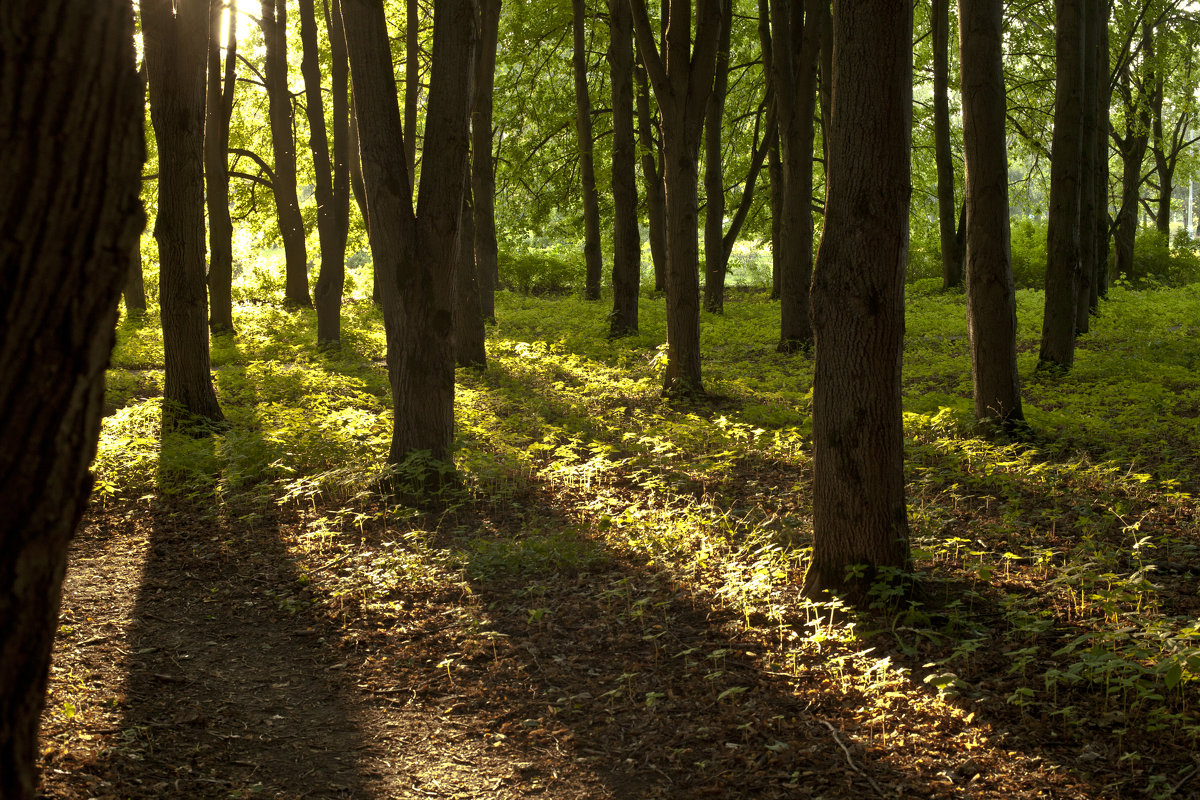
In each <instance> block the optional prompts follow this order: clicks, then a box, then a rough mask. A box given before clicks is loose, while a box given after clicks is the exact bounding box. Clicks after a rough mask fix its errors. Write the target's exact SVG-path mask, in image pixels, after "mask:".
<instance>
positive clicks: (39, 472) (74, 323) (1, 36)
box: [0, 0, 203, 800]
mask: <svg viewBox="0 0 1200 800" xmlns="http://www.w3.org/2000/svg"><path fill="white" fill-rule="evenodd" d="M132 42H133V19H132V15H131V12H130V5H129V3H128V2H123V1H122V0H93V1H92V2H88V3H78V2H68V1H67V0H45V1H44V2H38V3H14V4H9V5H8V6H7V7H6V8H5V11H4V23H3V24H0V75H5V76H16V75H19V76H20V80H4V81H0V109H2V113H0V152H3V153H4V159H3V161H0V185H3V186H5V187H9V188H10V189H12V188H14V187H19V189H20V190H19V191H4V192H0V318H3V319H4V326H3V327H2V328H0V375H3V376H4V379H3V381H0V443H2V444H3V447H2V452H3V453H4V456H3V458H0V508H3V509H4V512H3V514H0V797H3V798H5V800H32V798H33V797H35V796H36V785H37V730H38V721H39V718H40V716H41V711H42V706H43V703H44V695H45V690H46V681H47V676H48V675H49V669H50V650H51V645H52V643H53V639H54V632H55V629H56V628H57V627H58V610H59V601H60V596H61V595H60V591H61V587H62V580H63V575H64V572H65V569H66V562H67V546H68V544H69V543H70V540H71V537H72V536H73V535H74V533H75V528H76V525H77V524H78V522H79V518H80V516H81V515H82V514H83V510H84V507H85V505H86V503H87V496H88V492H89V490H90V489H91V476H90V474H89V473H88V465H89V463H90V462H91V460H92V457H93V456H94V455H95V452H96V439H97V436H98V435H99V429H100V415H101V410H102V405H103V399H104V370H105V368H106V367H107V366H108V357H109V352H110V351H111V349H112V344H113V331H114V328H115V325H116V320H117V301H118V298H119V296H120V292H121V287H122V284H124V283H125V281H126V277H127V275H128V274H129V271H130V270H129V259H130V254H131V253H136V252H137V245H138V238H139V236H140V234H141V230H142V226H143V224H144V220H145V217H144V215H143V214H142V208H141V203H140V201H139V199H138V194H139V191H140V189H141V167H142V162H143V160H144V155H145V154H144V148H143V143H142V142H143V140H142V118H143V113H144V112H143V91H142V85H141V81H140V80H139V78H138V74H137V70H136V67H135V62H134V52H133V46H132ZM201 54H203V43H201ZM201 63H202V62H201ZM51 143H52V144H51Z"/></svg>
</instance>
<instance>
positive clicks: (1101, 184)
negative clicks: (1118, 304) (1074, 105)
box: [1090, 3, 1112, 313]
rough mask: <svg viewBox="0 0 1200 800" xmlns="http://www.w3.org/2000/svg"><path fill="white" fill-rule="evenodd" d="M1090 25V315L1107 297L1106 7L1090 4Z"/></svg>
mask: <svg viewBox="0 0 1200 800" xmlns="http://www.w3.org/2000/svg"><path fill="white" fill-rule="evenodd" d="M1091 9H1092V14H1093V15H1094V16H1095V20H1094V22H1093V24H1094V25H1095V26H1096V28H1097V30H1098V35H1097V39H1096V59H1095V68H1096V75H1095V78H1094V80H1095V81H1096V86H1097V88H1098V93H1097V97H1096V150H1095V153H1096V184H1095V187H1094V189H1095V192H1096V200H1095V203H1096V232H1095V236H1096V249H1095V259H1096V279H1095V280H1094V281H1093V282H1092V295H1091V301H1090V307H1091V310H1092V313H1096V312H1098V311H1099V306H1100V298H1102V297H1107V296H1108V274H1109V270H1108V253H1109V246H1108V243H1109V227H1110V220H1109V216H1108V180H1109V168H1108V158H1109V147H1108V140H1109V136H1110V134H1111V132H1112V123H1111V122H1110V121H1109V109H1110V108H1111V106H1112V83H1111V82H1110V81H1109V77H1108V71H1109V55H1108V13H1109V9H1108V4H1107V3H1093V4H1092V6H1091Z"/></svg>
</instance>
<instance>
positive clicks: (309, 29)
mask: <svg viewBox="0 0 1200 800" xmlns="http://www.w3.org/2000/svg"><path fill="white" fill-rule="evenodd" d="M299 5H300V40H301V43H302V46H303V54H302V57H301V61H300V72H301V73H302V74H303V76H304V98H305V105H306V106H307V109H308V144H309V148H310V149H311V150H312V160H313V183H314V185H315V187H314V191H315V194H316V196H317V236H318V238H319V240H320V243H321V271H320V273H318V277H317V291H316V299H317V302H316V307H317V345H318V346H319V347H324V348H330V347H337V346H338V344H339V343H340V342H341V339H342V290H343V288H344V287H345V285H346V234H347V232H346V229H345V228H344V227H342V226H341V225H340V224H339V222H340V220H339V218H338V211H337V204H338V200H337V199H336V198H335V197H334V191H333V163H332V160H331V159H330V155H329V134H328V133H327V132H326V130H325V98H324V96H323V94H322V91H321V60H320V51H319V50H318V48H317V14H316V9H315V7H314V0H299ZM334 38H335V37H334V36H333V35H332V32H331V36H330V41H331V42H332V40H333V39H334ZM343 77H344V76H343ZM335 116H336V114H335Z"/></svg>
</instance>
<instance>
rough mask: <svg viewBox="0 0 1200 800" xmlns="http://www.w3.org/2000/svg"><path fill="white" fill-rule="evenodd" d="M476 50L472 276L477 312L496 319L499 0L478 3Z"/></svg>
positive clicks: (472, 113) (472, 112)
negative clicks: (495, 132) (495, 123)
mask: <svg viewBox="0 0 1200 800" xmlns="http://www.w3.org/2000/svg"><path fill="white" fill-rule="evenodd" d="M479 6H480V23H481V24H480V30H479V48H478V52H477V53H476V60H475V91H474V95H473V97H474V99H473V101H472V104H471V190H472V191H471V194H472V196H473V199H474V201H475V202H474V203H473V204H472V208H473V209H474V219H473V220H472V222H473V226H472V227H473V228H474V230H475V241H474V243H473V246H474V248H475V275H476V279H477V280H478V281H479V304H480V312H481V313H482V314H483V318H484V320H485V321H491V322H495V320H496V280H497V278H498V275H499V264H498V252H497V250H498V248H497V245H496V162H495V158H494V157H493V154H492V106H493V99H492V96H493V93H494V87H495V83H496V46H497V42H498V37H499V31H500V0H480V2H479Z"/></svg>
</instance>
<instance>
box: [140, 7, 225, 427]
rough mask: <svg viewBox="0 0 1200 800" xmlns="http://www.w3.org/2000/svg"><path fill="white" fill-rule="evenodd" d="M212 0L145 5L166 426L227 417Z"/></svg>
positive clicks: (144, 26)
mask: <svg viewBox="0 0 1200 800" xmlns="http://www.w3.org/2000/svg"><path fill="white" fill-rule="evenodd" d="M208 20H209V15H208V3H207V2H206V0H180V2H179V5H178V10H177V12H175V13H173V12H172V1H171V0H146V2H144V3H143V4H142V36H143V40H144V42H145V49H146V66H147V70H148V72H149V78H150V118H151V120H152V121H153V123H154V135H155V139H156V140H157V142H158V216H157V217H156V220H155V224H154V238H155V239H157V240H158V255H159V286H160V288H159V305H160V308H161V311H162V331H163V360H164V362H165V367H166V370H165V380H164V390H163V430H164V431H169V430H173V429H175V428H189V427H191V423H193V422H195V421H199V420H207V421H210V422H220V421H222V420H223V419H224V416H223V415H222V413H221V407H220V405H218V403H217V396H216V393H215V392H214V391H213V384H212V374H211V372H210V371H209V354H208V328H207V327H206V322H207V319H208V296H207V293H206V291H205V289H206V287H205V275H204V273H205V248H204V86H205V66H206V61H207V48H208Z"/></svg>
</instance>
